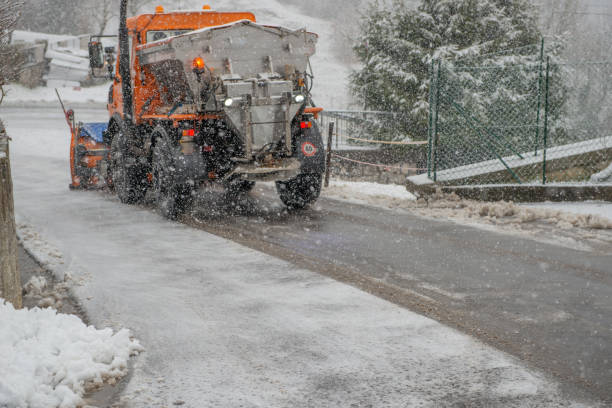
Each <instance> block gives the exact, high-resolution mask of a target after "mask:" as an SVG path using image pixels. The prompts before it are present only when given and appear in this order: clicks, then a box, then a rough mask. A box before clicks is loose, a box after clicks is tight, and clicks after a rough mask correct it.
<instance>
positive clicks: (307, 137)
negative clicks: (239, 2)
mask: <svg viewBox="0 0 612 408" xmlns="http://www.w3.org/2000/svg"><path fill="white" fill-rule="evenodd" d="M126 10H127V0H122V2H121V5H120V21H119V24H120V26H119V35H118V44H119V46H118V52H117V57H116V58H115V57H114V54H115V50H114V49H113V47H103V45H102V42H103V41H102V39H101V38H99V37H92V39H91V41H90V44H89V57H90V65H91V68H92V72H105V71H108V75H109V76H110V78H111V79H112V80H113V83H112V85H111V88H110V91H109V96H108V105H107V107H108V112H109V116H110V119H109V122H108V123H88V124H77V123H75V121H74V114H73V113H72V112H71V111H69V112H68V113H67V119H68V121H69V124H70V125H71V130H72V144H71V149H72V151H71V170H72V185H71V187H72V188H90V187H95V186H99V185H101V184H102V185H106V186H108V187H109V188H112V189H114V190H115V192H116V193H117V195H118V197H119V199H120V200H121V202H123V203H127V204H135V203H139V202H141V201H142V200H143V199H144V198H145V195H146V194H147V191H150V192H152V193H153V194H154V196H155V199H156V202H157V206H158V208H159V210H160V212H161V213H162V214H163V215H164V216H166V217H168V218H176V217H177V216H178V215H180V214H181V213H182V212H184V211H185V210H186V209H187V208H189V206H190V204H191V203H192V201H193V196H194V192H195V191H197V190H198V189H199V188H200V187H201V186H202V185H203V184H205V183H210V182H213V183H220V184H222V185H223V186H224V187H225V188H226V191H227V193H228V194H226V196H227V197H232V196H233V195H235V194H240V193H244V192H248V191H249V190H250V189H252V187H253V185H254V183H255V182H258V181H274V182H276V187H277V191H278V193H279V195H280V198H281V200H282V201H283V203H284V204H285V205H286V206H288V207H289V208H292V209H301V208H303V207H305V206H307V205H309V204H311V203H313V202H314V201H316V199H317V198H318V196H319V194H320V191H321V179H322V174H323V173H324V170H325V153H324V149H323V141H322V138H321V134H320V131H319V129H318V127H317V124H316V122H315V120H314V119H315V118H316V117H317V115H318V114H319V113H320V112H321V111H322V109H321V108H317V107H315V106H314V104H313V102H312V98H311V95H310V90H311V88H312V78H313V76H312V71H311V69H310V62H309V58H310V57H311V56H312V55H313V54H314V53H315V47H316V43H317V39H318V37H317V35H316V34H313V33H310V32H307V31H305V30H289V29H286V28H282V27H278V26H269V25H260V24H258V23H257V22H256V19H255V16H254V15H253V14H252V13H249V12H216V11H213V10H211V9H210V7H209V6H204V8H203V9H202V10H201V11H173V12H166V11H165V10H164V9H163V8H162V7H157V9H156V11H155V13H152V14H143V15H139V16H136V17H131V18H127V15H126V13H127V11H126Z"/></svg>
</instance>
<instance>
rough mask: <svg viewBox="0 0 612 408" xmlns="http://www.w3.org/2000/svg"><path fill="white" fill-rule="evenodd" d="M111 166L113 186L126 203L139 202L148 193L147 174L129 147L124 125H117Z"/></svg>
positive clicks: (112, 145)
mask: <svg viewBox="0 0 612 408" xmlns="http://www.w3.org/2000/svg"><path fill="white" fill-rule="evenodd" d="M110 167H111V170H110V172H111V175H112V186H113V188H114V190H115V192H116V193H117V197H119V200H120V201H121V202H122V203H124V204H138V203H140V202H142V201H143V200H144V198H145V195H146V193H147V175H146V171H145V169H144V167H143V166H142V165H141V164H139V162H138V158H137V157H134V156H133V155H132V154H131V153H130V152H129V149H128V140H127V136H126V132H125V130H124V129H123V128H122V126H117V129H116V133H115V135H114V137H113V141H112V143H111V153H110Z"/></svg>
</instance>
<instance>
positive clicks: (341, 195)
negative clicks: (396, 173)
mask: <svg viewBox="0 0 612 408" xmlns="http://www.w3.org/2000/svg"><path fill="white" fill-rule="evenodd" d="M323 195H324V196H325V197H329V198H334V199H338V200H342V201H348V202H352V203H357V204H371V205H380V204H384V205H385V206H386V207H390V208H393V207H397V206H400V205H401V203H402V202H403V201H409V202H412V201H415V200H416V197H415V196H414V195H413V194H412V193H410V192H408V190H406V187H405V186H398V185H396V184H378V183H367V182H354V181H337V180H332V181H330V183H329V187H328V188H326V189H324V190H323Z"/></svg>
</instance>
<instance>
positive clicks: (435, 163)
mask: <svg viewBox="0 0 612 408" xmlns="http://www.w3.org/2000/svg"><path fill="white" fill-rule="evenodd" d="M441 71H442V60H438V73H437V75H436V101H435V106H436V110H435V113H434V119H433V132H432V137H433V140H432V144H433V146H432V153H431V160H432V164H433V181H434V182H436V181H438V116H439V112H440V106H439V105H440V75H441V74H440V72H441Z"/></svg>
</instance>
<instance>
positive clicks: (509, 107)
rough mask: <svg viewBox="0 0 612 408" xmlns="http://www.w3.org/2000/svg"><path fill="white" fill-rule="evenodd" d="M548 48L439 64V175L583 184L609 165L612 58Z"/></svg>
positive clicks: (434, 99)
mask: <svg viewBox="0 0 612 408" xmlns="http://www.w3.org/2000/svg"><path fill="white" fill-rule="evenodd" d="M549 53H550V54H553V55H554V49H552V48H551V49H545V47H544V43H542V45H541V46H539V47H538V46H529V47H523V48H519V49H515V50H509V51H505V52H503V53H498V54H493V55H487V56H481V57H477V58H464V59H460V60H457V61H452V62H449V61H436V62H434V63H433V64H432V69H431V76H432V81H431V83H432V86H431V92H430V118H429V146H428V175H429V177H430V178H431V179H432V180H434V181H438V182H444V183H450V184H496V183H521V184H527V183H538V184H541V183H544V184H545V183H548V182H583V181H587V180H589V178H590V177H591V175H593V174H594V173H597V172H598V171H601V170H602V169H604V168H606V167H607V166H608V165H609V164H610V162H611V161H612V157H611V155H610V153H611V152H612V126H611V125H612V123H611V122H612V95H611V94H610V93H609V92H608V88H609V87H610V85H609V81H610V78H611V74H612V63H610V62H580V63H563V62H560V61H559V60H558V59H557V58H555V57H554V56H553V57H551V56H547V54H549Z"/></svg>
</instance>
